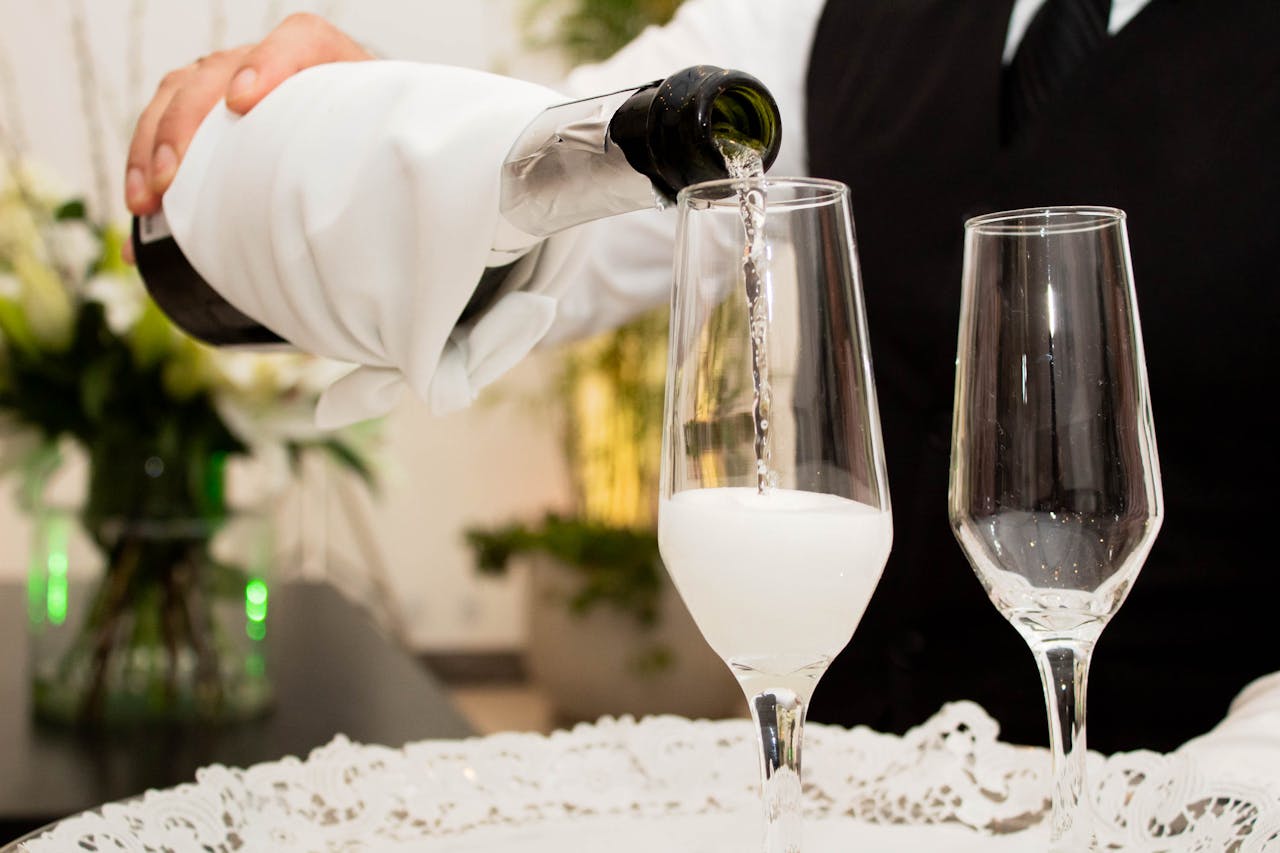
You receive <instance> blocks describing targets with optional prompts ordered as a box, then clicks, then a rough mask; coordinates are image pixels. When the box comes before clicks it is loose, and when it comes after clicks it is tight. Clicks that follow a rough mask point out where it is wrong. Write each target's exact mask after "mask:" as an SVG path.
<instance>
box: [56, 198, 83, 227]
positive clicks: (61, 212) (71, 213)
mask: <svg viewBox="0 0 1280 853" xmlns="http://www.w3.org/2000/svg"><path fill="white" fill-rule="evenodd" d="M53 218H54V219H55V220H57V221H58V222H67V221H75V220H80V221H84V220H86V219H88V214H87V211H86V210H85V205H84V199H82V198H73V199H71V200H70V201H67V202H63V203H62V205H61V206H60V207H59V208H58V209H57V210H55V211H54V212H53Z"/></svg>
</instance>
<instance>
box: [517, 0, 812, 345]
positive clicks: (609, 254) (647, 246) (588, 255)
mask: <svg viewBox="0 0 1280 853" xmlns="http://www.w3.org/2000/svg"><path fill="white" fill-rule="evenodd" d="M823 6H824V0H786V2H783V0H689V2H686V3H685V4H684V5H683V6H681V8H680V10H679V11H678V12H677V14H676V16H675V18H674V19H673V20H672V21H671V22H670V23H668V24H667V25H665V26H663V27H650V28H649V29H647V30H645V31H644V32H643V33H642V34H641V35H640V36H638V37H637V38H636V39H635V40H634V41H632V42H631V43H630V44H629V45H627V46H626V47H625V48H623V49H622V50H621V51H619V52H618V53H617V54H616V55H614V56H613V57H612V58H610V59H609V60H608V61H606V62H603V63H600V64H598V65H589V66H584V67H582V68H579V69H577V70H575V71H574V72H573V73H572V74H571V75H570V76H569V78H568V80H567V82H566V84H565V87H564V88H566V89H567V90H568V91H569V92H570V93H571V94H574V95H580V96H586V95H591V94H597V93H600V92H608V91H610V90H613V89H620V88H625V87H627V86H632V85H638V84H641V83H645V82H647V81H649V80H655V79H659V78H662V77H665V76H667V75H669V74H671V73H672V72H674V71H678V70H679V69H681V68H686V67H688V66H690V65H699V64H709V65H718V66H721V67H723V68H732V69H736V70H739V71H745V72H747V73H748V74H751V75H753V76H755V77H756V78H758V79H759V80H760V81H761V82H762V83H764V85H765V87H766V88H768V89H769V91H770V92H771V93H772V94H773V96H774V98H775V99H776V100H777V102H778V108H779V111H780V113H781V120H782V147H781V149H780V150H779V153H778V158H777V160H776V161H775V162H774V164H773V167H772V168H771V169H770V173H771V174H774V175H804V174H807V173H808V171H807V168H806V160H805V151H806V149H807V146H806V145H805V135H804V130H805V128H804V89H805V73H806V70H807V68H808V65H809V50H810V47H811V45H812V42H813V34H814V30H815V29H816V27H817V23H818V17H819V16H820V15H821V13H822V8H823ZM674 244H675V216H674V213H673V212H671V211H640V212H637V213H630V214H624V215H622V216H615V217H612V218H609V219H602V220H599V221H597V222H592V223H588V224H586V225H583V226H581V227H579V228H575V229H572V230H571V231H569V232H566V233H564V234H561V235H557V236H555V237H553V238H551V240H550V241H549V243H548V245H547V246H546V247H545V249H544V251H543V254H542V257H541V258H540V260H539V264H538V270H537V272H536V273H535V275H534V278H533V281H532V282H531V283H530V284H529V286H528V287H527V288H526V289H527V290H529V291H531V292H535V293H547V294H554V295H555V297H556V299H557V309H556V318H555V321H554V323H553V325H552V327H551V330H550V332H549V333H548V335H547V337H546V338H545V339H544V342H546V343H556V342H560V341H563V340H566V339H570V338H575V337H581V336H584V335H587V334H590V333H593V332H596V331H600V330H603V329H607V328H612V327H613V326H616V325H618V324H620V323H623V322H625V321H626V320H627V319H629V318H631V317H633V316H635V315H636V314H638V313H641V312H643V311H645V310H647V309H649V308H652V307H654V306H657V305H660V304H662V303H664V302H665V301H666V300H667V299H668V297H669V294H670V290H671V264H672V256H673V251H674Z"/></svg>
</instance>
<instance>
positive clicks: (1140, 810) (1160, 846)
mask: <svg viewBox="0 0 1280 853" xmlns="http://www.w3.org/2000/svg"><path fill="white" fill-rule="evenodd" d="M806 735H807V736H806V742H805V767H804V773H805V780H806V785H805V793H806V797H805V809H806V813H807V818H806V825H805V851H806V853H835V851H855V850H876V851H970V850H973V851H1043V850H1044V849H1045V844H1046V828H1045V821H1044V817H1045V815H1046V813H1047V809H1048V804H1047V792H1048V790H1049V784H1048V769H1049V759H1048V754H1047V753H1046V751H1044V750H1041V749H1035V748H1028V747H1015V746H1010V745H1008V744H1005V743H1002V742H1000V741H999V740H998V739H997V727H996V724H995V723H994V721H992V720H991V719H990V717H988V716H987V715H986V713H985V712H984V711H983V710H982V709H981V708H980V707H978V706H977V705H974V704H972V703H967V702H961V703H956V704H953V705H948V706H946V707H944V708H943V709H942V710H941V711H939V712H938V714H937V715H935V716H934V717H933V718H932V719H931V720H930V721H929V722H928V723H927V724H925V725H924V726H921V727H920V728H917V729H915V730H913V731H911V732H909V733H907V734H906V735H905V736H902V737H897V736H892V735H883V734H878V733H876V732H873V731H870V730H868V729H865V728H859V729H854V730H846V729H841V728H837V727H832V726H822V725H811V726H810V727H808V729H807V731H806ZM753 736H754V735H753V732H752V730H751V726H750V724H749V723H748V722H747V721H745V720H729V721H721V722H707V721H697V722H694V721H689V720H686V719H683V718H677V717H655V718H647V719H644V720H641V721H639V722H636V721H634V720H631V719H630V718H622V719H619V720H611V719H604V720H601V721H600V722H598V723H596V724H594V725H583V726H578V727H577V728H574V729H573V730H572V731H562V732H556V733H554V734H552V735H550V736H549V737H544V736H541V735H531V734H500V735H492V736H489V737H484V738H475V739H470V740H463V741H422V742H418V743H412V744H409V745H407V746H404V747H403V748H389V747H384V746H370V745H361V744H356V743H351V742H350V741H348V740H346V739H343V738H338V739H335V740H334V741H333V742H332V743H330V744H328V745H327V746H324V747H322V748H320V749H317V750H315V751H314V752H313V753H312V754H311V755H310V756H309V757H308V758H307V759H306V760H305V761H299V760H297V759H295V758H285V759H283V760H280V761H275V762H270V763H267V764H260V765H257V766H254V767H250V768H247V769H230V768H226V767H221V766H213V767H208V768H205V769H202V770H201V771H200V772H199V773H198V774H197V781H196V782H195V783H192V784H188V785H182V786H179V787H177V788H173V789H168V790H164V791H151V792H149V793H147V794H146V795H145V796H144V797H142V798H139V799H137V800H132V801H129V802H127V803H121V804H109V805H106V806H103V807H102V808H101V809H100V810H98V811H95V812H91V813H86V814H83V815H79V816H76V817H74V818H70V819H68V820H65V821H63V822H62V823H60V824H59V825H57V826H56V827H55V828H53V829H52V830H51V831H50V832H47V833H46V834H44V835H43V836H41V837H40V838H37V839H35V840H32V841H28V842H27V843H26V844H25V845H23V846H22V848H21V849H23V850H26V851H29V853H46V851H77V853H79V851H85V850H88V851H187V850H205V851H259V850H262V851H266V850H272V851H274V850H289V851H401V850H405V851H407V850H430V851H433V853H437V851H438V852H439V853H462V851H469V853H479V851H522V852H523V851H529V853H543V851H609V853H640V851H645V853H650V851H672V852H673V853H685V851H687V852H688V853H713V851H714V852H715V853H718V852H719V851H734V853H742V851H750V850H755V849H758V845H759V831H760V816H759V806H758V804H757V799H756V797H757V789H756V776H757V764H756V762H757V759H756V752H755V745H754V742H753ZM1255 754H1256V753H1255ZM1203 756H1204V753H1197V752H1196V751H1195V750H1188V749H1185V748H1184V749H1183V750H1179V751H1178V752H1175V753H1172V754H1169V755H1162V754H1156V753H1147V752H1135V753H1124V754H1118V755H1115V756H1111V757H1109V758H1103V757H1101V756H1097V755H1093V756H1091V760H1092V765H1091V767H1090V773H1091V787H1092V788H1093V805H1094V807H1095V809H1096V812H1097V815H1098V820H1099V823H1100V826H1101V828H1102V834H1101V839H1102V842H1103V844H1104V847H1105V848H1107V849H1125V850H1170V851H1172V850H1180V851H1181V850H1196V851H1200V850H1206V851H1207V850H1230V851H1280V770H1277V771H1276V772H1275V774H1267V773H1265V772H1263V773H1262V774H1261V775H1258V774H1256V773H1252V772H1251V773H1233V772H1232V771H1231V770H1230V769H1229V768H1228V769H1227V770H1226V772H1223V766H1222V763H1221V762H1217V761H1210V760H1207V759H1205V758H1204V757H1203ZM1247 763H1248V762H1247V761H1246V762H1244V764H1247ZM1229 764H1230V766H1231V767H1234V768H1236V769H1239V768H1240V767H1241V766H1242V764H1241V762H1238V761H1231V762H1229ZM1209 767H1212V768H1213V772H1208V769H1207V768H1209Z"/></svg>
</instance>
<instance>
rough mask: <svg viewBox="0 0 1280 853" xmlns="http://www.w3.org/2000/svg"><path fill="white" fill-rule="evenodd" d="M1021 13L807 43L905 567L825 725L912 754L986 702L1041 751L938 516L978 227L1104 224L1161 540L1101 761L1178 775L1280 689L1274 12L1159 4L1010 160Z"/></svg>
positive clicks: (1247, 2)
mask: <svg viewBox="0 0 1280 853" xmlns="http://www.w3.org/2000/svg"><path fill="white" fill-rule="evenodd" d="M1011 6H1012V0H963V2H962V1H961V0H832V2H830V3H828V6H827V8H826V10H825V12H824V15H823V18H822V21H821V24H820V26H819V30H818V36H817V39H816V41H815V44H814V48H813V54H812V57H811V61H810V70H809V78H808V92H807V95H808V114H807V124H808V128H807V129H808V135H809V140H810V142H809V148H810V150H809V162H810V168H811V171H812V173H813V174H815V175H818V176H822V177H829V178H837V179H840V180H843V181H845V182H846V183H848V184H849V185H850V186H851V187H852V191H853V208H854V219H855V222H856V230H857V234H858V245H859V251H860V255H861V262H862V269H863V280H864V287H865V290H866V302H867V311H868V320H869V324H870V330H871V342H872V352H873V358H874V364H875V372H876V381H877V387H878V391H879V395H880V405H881V416H882V424H883V428H884V433H885V446H886V452H887V456H888V466H889V482H890V491H891V495H892V500H893V507H894V519H895V532H894V537H895V541H894V550H893V554H892V556H891V557H890V560H889V564H888V566H887V568H886V570H885V574H884V577H883V579H882V581H881V584H880V587H879V589H878V590H877V592H876V596H875V598H874V599H873V601H872V603H871V606H870V608H869V609H868V611H867V614H866V616H865V618H864V620H863V623H862V625H861V626H860V627H859V629H858V632H857V633H856V634H855V636H854V639H853V642H852V643H851V644H850V646H849V648H848V649H847V650H846V651H845V652H844V653H843V654H842V655H841V656H840V658H838V659H837V661H836V663H835V664H834V665H833V667H832V670H831V671H830V673H828V675H827V677H826V678H825V679H824V680H823V682H822V684H821V685H820V686H819V688H818V695H817V696H816V697H815V701H814V707H813V718H814V719H818V720H825V721H834V722H842V723H845V724H852V723H867V724H871V725H874V726H876V727H878V728H881V729H884V730H889V731H901V730H903V729H905V728H906V727H908V726H911V725H914V724H917V723H919V722H921V721H922V720H924V719H925V718H927V717H928V716H929V715H930V714H931V713H933V712H934V711H936V710H937V708H938V707H939V706H940V705H941V704H942V703H943V702H945V701H948V700H953V699H962V698H972V699H975V700H977V701H979V702H981V703H982V704H983V705H984V706H986V707H987V709H988V710H989V711H991V712H992V713H993V715H994V716H995V717H996V718H997V719H998V720H999V721H1000V723H1001V725H1002V729H1003V733H1004V736H1005V737H1007V738H1009V739H1011V740H1014V741H1021V742H1028V743H1039V742H1045V741H1046V734H1045V732H1046V731H1047V728H1046V723H1045V712H1044V700H1043V698H1042V695H1041V691H1040V686H1039V680H1038V677H1037V674H1036V669H1035V666H1034V663H1033V659H1032V657H1031V653H1030V652H1029V651H1028V649H1027V647H1026V645H1025V644H1024V643H1023V641H1022V639H1021V638H1020V637H1019V636H1018V635H1017V634H1016V633H1015V632H1014V630H1013V628H1012V627H1010V626H1009V625H1008V624H1007V623H1006V622H1005V621H1004V619H1003V618H1002V617H1001V616H999V615H998V614H997V612H996V610H995V608H994V607H992V606H991V604H990V603H989V602H988V601H987V599H986V596H985V594H984V593H983V591H982V589H981V587H980V585H979V583H978V581H977V579H976V578H975V577H974V575H973V572H972V570H971V569H970V568H969V567H968V564H967V563H966V561H965V559H964V557H963V555H962V554H961V552H960V550H959V547H958V546H957V545H956V543H955V541H954V539H953V538H952V536H951V533H950V530H949V527H948V523H947V517H946V488H947V464H948V451H949V441H950V411H951V402H952V399H951V395H952V386H953V379H954V369H955V367H954V364H955V340H956V330H957V325H958V301H959V288H960V265H961V244H962V226H963V223H964V220H965V219H966V218H967V217H969V216H971V215H973V214H976V213H981V212H987V211H992V210H1003V209H1012V208H1020V207H1031V206H1040V205H1050V204H1100V205H1112V206H1116V207H1120V208H1123V209H1124V210H1126V211H1127V212H1128V214H1129V232H1130V240H1131V245H1132V252H1133V261H1134V270H1135V278H1136V283H1137V290H1138V305H1139V312H1140V315H1141V322H1142V327H1143V332H1144V337H1145V343H1146V354H1147V362H1148V372H1149V376H1150V381H1151V392H1152V400H1153V406H1154V412H1155V419H1156V436H1157V441H1158V444H1159V452H1160V458H1161V462H1162V468H1163V477H1164V494H1165V499H1166V517H1165V522H1164V527H1163V529H1162V531H1161V533H1160V535H1159V538H1158V539H1157V542H1156V545H1155V548H1154V549H1153V551H1152V553H1151V555H1150V557H1149V558H1148V560H1147V563H1146V566H1145V568H1144V569H1143V571H1142V573H1141V575H1140V576H1139V578H1138V580H1137V583H1136V585H1135V587H1134V589H1133V592H1132V593H1131V595H1130V597H1129V599H1128V601H1127V602H1126V603H1125V605H1124V606H1123V607H1122V608H1121V610H1120V612H1119V614H1118V615H1117V616H1116V617H1115V619H1114V620H1113V621H1112V624H1111V625H1110V626H1109V627H1108V628H1107V629H1106V630H1105V631H1104V632H1103V635H1102V639H1101V641H1100V642H1099V644H1098V647H1097V652H1096V655H1095V658H1094V667H1093V671H1092V676H1091V680H1090V688H1089V695H1090V722H1089V745H1090V746H1091V747H1094V748H1098V749H1102V750H1105V751H1110V750H1114V749H1132V748H1137V747H1148V748H1156V749H1170V748H1172V747H1173V746H1176V745H1177V744H1178V743H1181V742H1182V741H1184V740H1186V739H1187V738H1189V737H1191V736H1194V735H1196V734H1199V733H1202V732H1204V731H1206V730H1207V729H1209V728H1210V727H1211V726H1212V725H1213V724H1214V723H1216V722H1217V721H1218V720H1219V719H1220V718H1221V717H1222V715H1223V714H1224V713H1225V712H1226V709H1227V704H1228V702H1229V701H1230V699H1231V698H1232V697H1233V696H1234V695H1235V693H1236V692H1237V691H1238V690H1239V689H1240V688H1242V687H1243V686H1244V685H1245V683H1247V682H1248V681H1249V680H1250V679H1252V678H1254V677H1256V676H1258V675H1261V674H1264V673H1267V672H1271V671H1275V670H1280V642H1278V641H1277V640H1276V635H1275V629H1274V628H1273V627H1272V626H1273V625H1275V624H1276V623H1277V619H1276V617H1275V615H1274V613H1273V610H1275V609H1276V605H1277V603H1280V564H1278V562H1277V559H1276V557H1275V551H1276V549H1275V547H1274V546H1273V542H1280V538H1277V534H1276V532H1275V531H1273V530H1272V529H1271V526H1272V525H1275V524H1277V522H1276V521H1275V520H1274V518H1275V513H1274V512H1273V507H1274V506H1277V505H1280V501H1277V498H1276V492H1277V489H1278V488H1280V477H1278V474H1280V471H1278V470H1277V469H1278V466H1277V464H1276V461H1275V460H1276V455H1277V454H1276V451H1275V450H1274V448H1273V442H1275V440H1276V436H1277V434H1278V433H1280V422H1278V420H1277V417H1276V415H1275V414H1274V407H1275V405H1276V402H1275V400H1274V398H1275V396H1276V391H1277V388H1278V387H1280V385H1278V383H1277V381H1276V379H1275V378H1274V377H1275V371H1276V366H1277V364H1278V363H1280V346H1277V337H1280V323H1278V322H1277V320H1278V319H1280V311H1278V310H1277V308H1278V307H1280V299H1278V298H1277V290H1278V288H1280V3H1278V2H1276V0H1153V2H1151V3H1150V4H1149V5H1148V6H1147V7H1146V8H1144V9H1143V10H1142V11H1141V12H1140V13H1139V14H1138V16H1137V17H1136V18H1134V19H1133V20H1132V21H1131V22H1130V23H1129V24H1128V25H1127V26H1126V27H1125V28H1124V29H1122V30H1121V31H1120V32H1119V33H1118V34H1117V35H1116V36H1115V37H1113V38H1111V39H1109V40H1108V42H1107V44H1106V45H1105V46H1104V47H1103V48H1102V49H1101V51H1100V52H1099V53H1098V54H1097V55H1096V56H1094V57H1093V58H1091V59H1090V60H1089V62H1088V63H1087V65H1086V66H1085V67H1083V68H1082V69H1081V70H1080V72H1079V74H1078V76H1077V77H1076V78H1074V79H1073V81H1072V83H1071V84H1070V86H1069V88H1068V89H1067V90H1066V91H1065V92H1063V93H1062V95H1061V96H1060V97H1059V98H1058V99H1057V100H1056V101H1055V102H1054V103H1053V104H1051V105H1050V106H1049V107H1048V108H1047V109H1046V111H1045V113H1044V114H1043V116H1042V117H1041V119H1040V120H1039V122H1038V123H1037V124H1036V125H1035V126H1033V127H1029V128H1027V129H1026V130H1025V132H1024V133H1023V135H1022V136H1021V137H1020V138H1018V139H1016V140H1014V141H1013V142H1012V143H1010V144H1008V145H1002V143H1001V140H1000V137H999V114H1000V113H999V97H1000V74H1001V52H1002V50H1003V46H1004V40H1005V32H1006V28H1007V23H1008V19H1009V11H1010V8H1011ZM1277 526H1280V525H1277Z"/></svg>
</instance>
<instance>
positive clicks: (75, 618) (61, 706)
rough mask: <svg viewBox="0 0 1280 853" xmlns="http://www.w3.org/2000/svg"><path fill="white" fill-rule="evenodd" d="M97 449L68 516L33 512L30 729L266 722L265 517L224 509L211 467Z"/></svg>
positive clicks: (214, 461) (218, 477)
mask: <svg viewBox="0 0 1280 853" xmlns="http://www.w3.org/2000/svg"><path fill="white" fill-rule="evenodd" d="M107 450H109V448H102V451H103V452H102V453H95V452H93V449H91V453H90V475H89V490H88V496H87V498H86V500H85V501H84V504H83V505H82V506H81V507H80V508H78V509H77V510H69V509H63V508H57V507H50V506H38V507H36V508H35V509H34V510H33V512H34V515H35V518H34V522H35V535H34V537H33V543H32V548H31V562H30V566H29V572H28V622H29V626H30V634H31V642H30V650H31V660H30V671H31V676H32V679H33V685H32V686H33V690H32V697H33V703H34V713H35V715H36V717H37V718H38V719H40V720H42V721H44V722H50V723H56V724H63V725H70V726H75V727H94V728H121V727H132V726H144V725H153V724H157V723H175V724H183V723H198V724H222V723H233V722H237V721H242V720H246V719H250V718H253V717H256V716H259V715H260V714H262V713H264V712H266V711H267V710H268V709H269V708H270V705H271V701H272V692H271V687H270V682H269V680H268V677H267V667H266V659H265V655H264V643H265V641H266V636H267V620H266V616H267V612H268V609H269V600H268V599H269V596H268V585H267V579H268V569H269V567H270V562H271V554H272V537H271V525H270V524H269V522H268V520H267V518H266V517H265V515H263V514H259V513H243V512H231V511H228V510H227V509H226V508H225V502H224V500H223V497H222V491H221V490H222V465H221V460H220V459H218V458H216V457H208V458H198V459H183V458H173V457H165V456H163V455H161V454H157V453H148V454H128V453H124V454H122V453H118V452H117V453H116V454H114V455H112V454H109V453H107V452H106V451H107ZM116 450H117V451H119V450H120V448H116ZM193 496H194V498H193Z"/></svg>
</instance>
